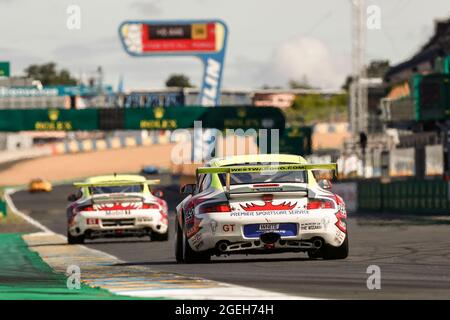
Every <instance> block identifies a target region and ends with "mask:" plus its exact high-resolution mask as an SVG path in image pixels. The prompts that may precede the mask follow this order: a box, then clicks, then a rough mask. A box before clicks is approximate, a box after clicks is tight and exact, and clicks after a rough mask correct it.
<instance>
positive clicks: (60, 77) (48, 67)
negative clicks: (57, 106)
mask: <svg viewBox="0 0 450 320" xmlns="http://www.w3.org/2000/svg"><path fill="white" fill-rule="evenodd" d="M24 71H25V74H26V75H27V77H29V78H33V79H35V80H40V81H41V83H42V85H44V86H54V85H75V84H77V80H76V79H75V78H72V76H71V75H70V72H69V71H68V70H66V69H62V70H60V71H58V70H57V69H56V63H54V62H49V63H45V64H41V65H38V64H32V65H30V66H29V67H27V68H26V69H25V70H24Z"/></svg>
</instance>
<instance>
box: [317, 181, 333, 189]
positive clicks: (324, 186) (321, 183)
mask: <svg viewBox="0 0 450 320" xmlns="http://www.w3.org/2000/svg"><path fill="white" fill-rule="evenodd" d="M319 186H320V187H321V188H322V189H325V190H331V188H332V187H333V185H332V184H331V181H330V180H327V179H322V180H320V181H319Z"/></svg>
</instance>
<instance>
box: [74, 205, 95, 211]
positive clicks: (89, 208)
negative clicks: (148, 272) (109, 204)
mask: <svg viewBox="0 0 450 320" xmlns="http://www.w3.org/2000/svg"><path fill="white" fill-rule="evenodd" d="M77 211H78V212H80V211H94V207H93V206H91V205H89V206H83V207H78V208H77Z"/></svg>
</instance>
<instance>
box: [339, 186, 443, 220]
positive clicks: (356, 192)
mask: <svg viewBox="0 0 450 320" xmlns="http://www.w3.org/2000/svg"><path fill="white" fill-rule="evenodd" d="M333 192H335V193H337V194H339V195H340V196H342V198H343V199H344V200H345V202H346V204H347V210H348V211H349V212H361V213H399V214H434V215H436V214H438V215H441V214H442V215H449V214H450V182H447V181H441V180H408V181H392V182H388V183H381V182H380V181H367V180H364V181H355V182H338V183H335V184H334V185H333Z"/></svg>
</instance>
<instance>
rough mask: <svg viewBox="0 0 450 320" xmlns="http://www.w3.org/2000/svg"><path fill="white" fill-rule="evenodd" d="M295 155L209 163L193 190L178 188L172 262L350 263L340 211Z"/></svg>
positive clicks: (342, 206)
mask: <svg viewBox="0 0 450 320" xmlns="http://www.w3.org/2000/svg"><path fill="white" fill-rule="evenodd" d="M315 170H322V171H323V170H337V166H336V164H321V165H312V164H307V163H306V160H305V159H304V158H302V157H300V156H295V155H276V154H268V155H244V156H233V157H228V158H222V159H213V160H211V161H210V162H209V163H207V165H206V167H203V168H198V169H197V177H196V184H188V185H185V186H183V187H182V188H181V192H182V193H183V194H186V195H187V197H186V198H185V199H184V200H183V201H182V202H181V203H180V204H179V205H178V206H177V219H176V249H175V255H176V260H177V262H179V263H195V262H207V261H209V260H210V258H211V256H212V255H228V254H234V253H244V254H253V253H254V254H259V253H275V252H301V251H303V252H307V253H308V255H309V257H310V258H323V259H344V258H346V257H347V255H348V234H347V224H346V218H347V214H346V210H345V203H344V201H343V200H342V198H341V197H339V196H338V195H336V194H334V193H332V192H331V191H330V184H329V183H328V184H327V183H323V184H322V183H321V181H319V183H318V182H317V180H316V179H315V176H314V174H313V173H314V172H315Z"/></svg>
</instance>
